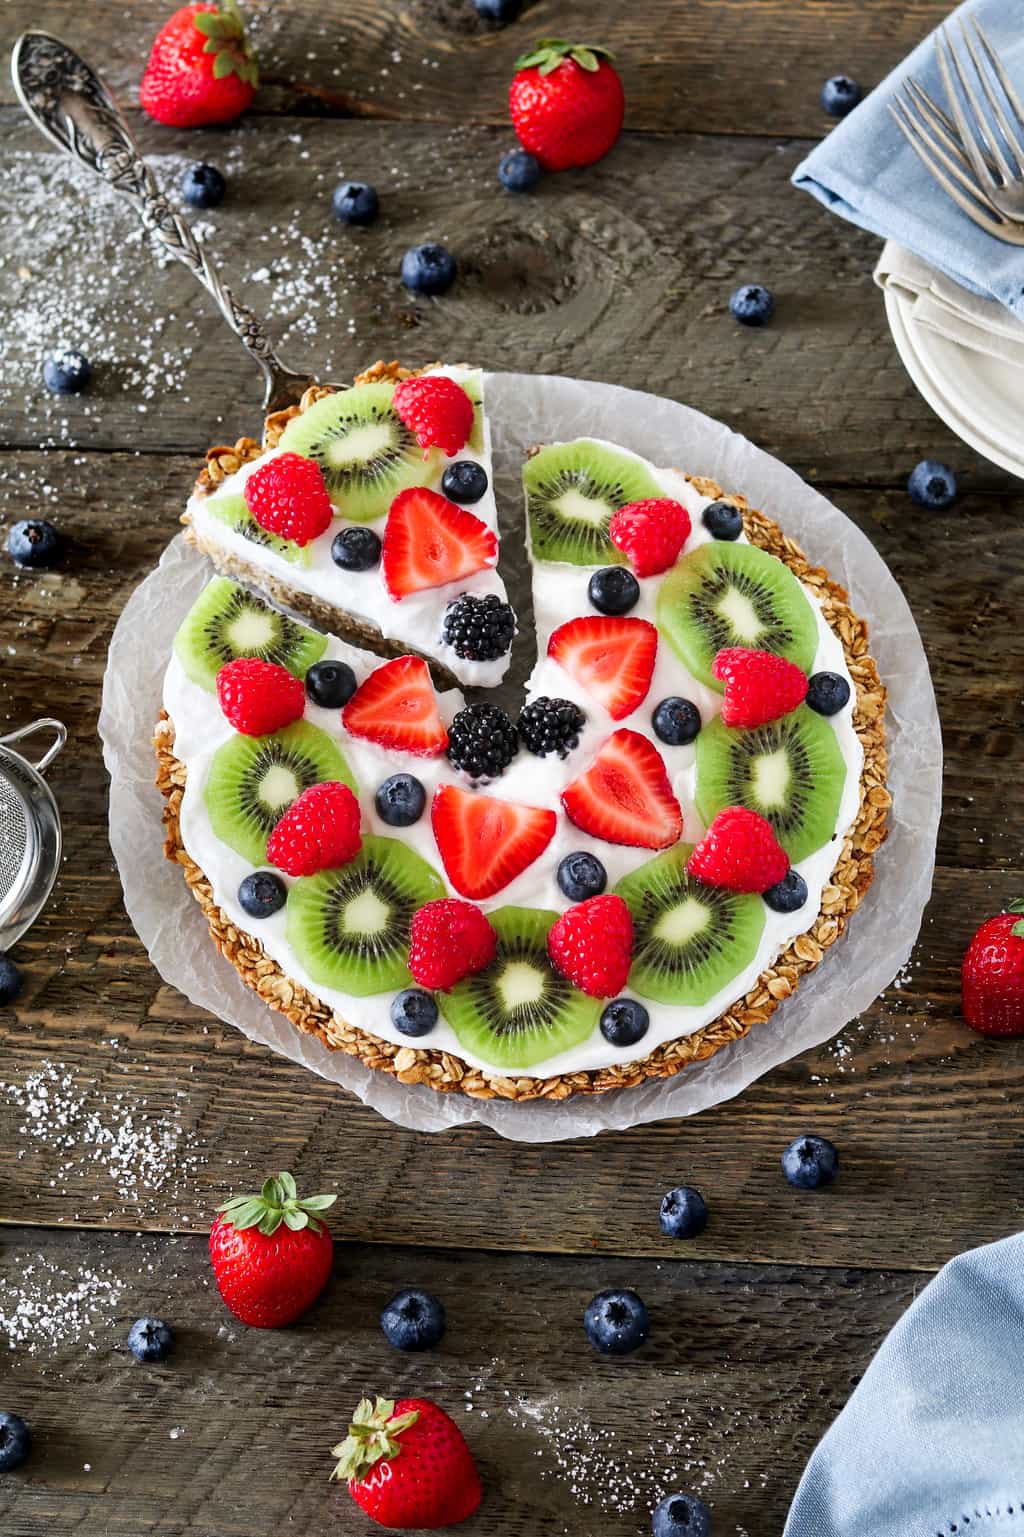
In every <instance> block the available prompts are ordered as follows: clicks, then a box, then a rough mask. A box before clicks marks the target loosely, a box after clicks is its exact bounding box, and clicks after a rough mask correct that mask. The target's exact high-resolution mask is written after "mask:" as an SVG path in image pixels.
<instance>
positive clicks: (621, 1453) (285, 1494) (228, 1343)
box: [0, 1229, 920, 1537]
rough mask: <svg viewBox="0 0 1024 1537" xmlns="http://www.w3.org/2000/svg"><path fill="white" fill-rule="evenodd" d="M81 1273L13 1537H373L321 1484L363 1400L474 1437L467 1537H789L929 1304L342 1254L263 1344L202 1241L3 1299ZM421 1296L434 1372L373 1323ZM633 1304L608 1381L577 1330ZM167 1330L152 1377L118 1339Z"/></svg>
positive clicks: (16, 1390)
mask: <svg viewBox="0 0 1024 1537" xmlns="http://www.w3.org/2000/svg"><path fill="white" fill-rule="evenodd" d="M30 1267H31V1269H30ZM83 1273H86V1274H88V1273H92V1274H93V1275H95V1276H97V1277H99V1278H100V1279H101V1280H102V1281H104V1282H106V1284H107V1286H108V1287H109V1290H108V1291H106V1292H103V1293H100V1294H99V1300H98V1303H97V1305H96V1307H95V1309H94V1310H93V1312H92V1313H91V1315H90V1316H89V1317H88V1318H87V1320H85V1321H84V1323H83V1325H82V1326H81V1327H79V1328H78V1329H77V1330H76V1329H74V1328H69V1327H67V1325H65V1326H64V1327H63V1328H62V1329H61V1330H60V1335H61V1337H60V1338H59V1339H58V1340H57V1341H56V1343H55V1345H54V1347H53V1348H52V1349H47V1348H40V1349H39V1353H38V1354H37V1355H35V1356H29V1355H27V1354H26V1353H25V1351H24V1350H22V1351H21V1352H19V1354H18V1355H16V1356H15V1357H14V1358H13V1359H12V1361H11V1362H10V1363H9V1365H8V1366H7V1367H5V1381H4V1389H3V1396H4V1403H5V1405H9V1406H10V1407H12V1408H16V1409H17V1411H18V1412H20V1413H21V1414H23V1415H24V1417H25V1418H26V1419H27V1420H29V1421H30V1423H31V1425H32V1428H33V1431H34V1434H35V1448H34V1455H33V1457H32V1460H31V1461H30V1462H29V1463H27V1464H26V1465H25V1466H24V1467H23V1469H22V1470H21V1471H20V1472H19V1473H17V1474H14V1475H12V1476H10V1477H7V1478H5V1479H4V1480H3V1481H2V1483H0V1522H2V1523H3V1529H4V1531H5V1532H6V1533H9V1534H10V1537H44V1534H48V1533H50V1532H53V1531H58V1532H62V1533H63V1532H69V1533H70V1532H78V1531H81V1532H82V1533H90V1534H92V1533H96V1534H98V1533H99V1532H101V1531H102V1532H103V1534H104V1537H121V1534H122V1533H123V1534H125V1537H128V1534H131V1537H140V1534H144V1533H151V1532H152V1533H156V1532H159V1533H160V1534H162V1537H186V1534H187V1537H193V1534H195V1537H200V1534H201V1537H207V1534H209V1533H214V1532H215V1533H217V1534H218V1537H220V1534H224V1537H236V1534H237V1537H243V1534H248V1533H251V1532H252V1531H253V1530H254V1529H255V1530H259V1531H273V1530H282V1531H292V1530H294V1531H301V1532H303V1533H305V1534H307V1537H329V1534H336V1533H337V1534H342V1537H345V1534H349V1533H351V1534H352V1537H356V1534H365V1533H366V1531H367V1523H366V1520H365V1517H363V1516H362V1514H361V1513H360V1512H359V1511H358V1510H357V1509H356V1507H355V1506H354V1505H353V1504H352V1503H351V1502H350V1500H349V1499H348V1497H347V1495H346V1494H345V1493H344V1492H343V1491H342V1490H340V1489H338V1488H337V1487H336V1486H334V1487H331V1486H329V1485H328V1483H327V1475H328V1473H329V1472H330V1467H331V1461H330V1456H329V1451H330V1447H331V1446H332V1445H333V1444H334V1441H335V1439H336V1438H337V1437H338V1435H339V1433H340V1430H341V1427H342V1425H343V1424H344V1420H345V1415H346V1414H347V1412H348V1411H349V1410H350V1409H351V1408H352V1407H354V1405H355V1402H356V1400H357V1398H358V1397H359V1396H360V1394H362V1393H364V1392H368V1391H369V1392H373V1391H381V1392H388V1393H394V1394H395V1395H396V1396H397V1395H400V1394H401V1395H405V1394H425V1395H426V1396H429V1397H432V1398H435V1399H436V1400H437V1401H438V1402H440V1403H442V1404H443V1405H444V1406H445V1407H446V1408H448V1409H449V1411H450V1412H452V1413H453V1414H454V1415H455V1417H456V1418H457V1419H458V1421H459V1423H460V1424H461V1425H462V1427H463V1430H464V1432H465V1434H466V1436H467V1438H468V1440H469V1442H470V1445H471V1447H472V1449H473V1452H474V1455H475V1456H476V1458H477V1459H478V1462H479V1466H480V1470H481V1474H482V1477H483V1480H484V1486H485V1491H486V1493H485V1499H484V1503H483V1505H482V1507H481V1510H480V1512H479V1514H478V1515H477V1516H476V1517H474V1518H473V1519H472V1520H471V1521H470V1522H469V1523H467V1525H466V1526H464V1527H462V1528H460V1530H462V1531H464V1532H465V1533H466V1537H490V1534H498V1533H501V1534H502V1537H562V1534H564V1533H565V1532H572V1533H577V1532H580V1533H582V1532H593V1531H596V1530H600V1531H601V1533H602V1534H605V1537H620V1534H621V1537H633V1534H635V1533H637V1532H640V1531H644V1530H647V1521H648V1513H649V1511H650V1510H651V1508H652V1507H653V1506H654V1504H655V1503H656V1502H657V1500H658V1499H659V1498H660V1497H661V1496H662V1495H663V1494H665V1493H667V1492H669V1491H670V1490H680V1489H683V1490H686V1489H689V1490H693V1491H694V1492H697V1493H699V1494H701V1495H702V1496H703V1498H705V1499H706V1500H707V1501H708V1502H709V1503H710V1504H711V1505H712V1506H713V1509H714V1516H715V1530H716V1532H717V1533H719V1534H720V1537H725V1534H736V1537H739V1534H740V1533H745V1534H746V1537H777V1534H778V1533H779V1531H780V1530H781V1528H782V1524H783V1520H784V1516H785V1511H786V1508H787V1505H788V1503H789V1500H790V1499H791V1497H792V1493H793V1490H794V1488H795V1486H796V1483H797V1480H798V1478H799V1474H800V1471H801V1469H802V1466H803V1463H804V1462H805V1460H806V1458H807V1456H808V1455H809V1453H810V1451H811V1450H812V1448H813V1446H814V1443H815V1441H816V1439H817V1438H818V1436H819V1435H820V1434H821V1433H822V1431H823V1430H824V1429H825V1428H826V1426H827V1425H828V1423H829V1422H830V1421H831V1419H832V1418H833V1417H834V1415H835V1413H836V1412H837V1410H838V1409H839V1408H840V1407H841V1405H842V1403H843V1402H844V1400H845V1398H846V1396H847V1395H848V1393H849V1392H850V1390H851V1388H852V1387H853V1385H854V1384H855V1382H856V1381H857V1379H858V1378H859V1376H860V1375H861V1373H862V1372H863V1369H864V1367H865V1366H866V1364H867V1362H868V1360H869V1358H870V1356H871V1354H872V1353H873V1351H874V1350H875V1348H876V1347H877V1345H878V1344H879V1343H880V1341H881V1339H882V1336H883V1334H884V1333H885V1331H886V1329H887V1328H888V1327H889V1326H890V1325H891V1324H892V1323H893V1322H894V1321H895V1319H896V1318H897V1317H898V1315H899V1314H900V1312H902V1310H903V1309H904V1308H905V1307H906V1306H907V1305H908V1304H909V1302H910V1301H911V1300H912V1299H913V1296H914V1294H915V1292H916V1291H917V1290H918V1289H919V1286H920V1278H919V1277H915V1276H913V1275H906V1274H884V1273H870V1274H869V1273H864V1272H858V1271H853V1270H843V1271H821V1270H815V1269H813V1268H810V1267H803V1268H801V1269H799V1270H793V1269H790V1268H782V1267H774V1266H772V1267H767V1266H766V1267H757V1266H735V1267H734V1266H721V1265H709V1264H700V1263H687V1262H680V1263H672V1264H665V1265H662V1264H655V1263H652V1262H650V1261H647V1262H644V1261H635V1260H610V1259H598V1258H596V1257H589V1258H584V1259H578V1260H566V1259H556V1258H550V1257H548V1258H542V1257H539V1256H529V1257H527V1256H515V1255H507V1254H492V1255H487V1256H483V1255H474V1254H466V1253H458V1252H456V1251H451V1252H448V1253H433V1252H424V1251H418V1252H413V1251H410V1250H404V1249H400V1248H399V1249H391V1248H388V1249H368V1248H365V1247H360V1246H342V1247H340V1248H339V1250H338V1253H337V1258H336V1266H335V1276H334V1278H333V1280H332V1282H331V1283H329V1285H328V1289H327V1291H326V1293H325V1295H324V1297H323V1298H322V1300H321V1301H320V1302H319V1303H318V1304H317V1305H316V1306H315V1307H314V1309H313V1310H312V1311H311V1312H310V1313H309V1314H308V1315H307V1317H306V1318H305V1319H304V1320H303V1322H302V1323H301V1324H300V1325H298V1326H297V1327H295V1328H292V1329H289V1330H286V1331H267V1332H261V1331H258V1330H247V1329H245V1328H243V1327H242V1326H241V1325H239V1324H238V1323H237V1322H236V1321H235V1320H234V1319H233V1318H232V1317H231V1316H230V1315H229V1314H228V1313H227V1312H226V1310H225V1309H224V1307H223V1305H222V1304H221V1302H220V1299H219V1297H218V1296H217V1294H216V1292H215V1290H214V1288H213V1286H212V1284H211V1282H210V1278H209V1271H208V1262H207V1258H206V1254H205V1244H204V1243H203V1242H202V1241H201V1240H199V1239H180V1240H175V1241H166V1240H165V1241H163V1242H154V1241H153V1240H151V1239H140V1240H131V1239H128V1238H122V1239H118V1238H116V1237H110V1236H107V1237H100V1236H99V1235H83V1234H78V1235H58V1234H39V1233H36V1232H32V1231H29V1230H24V1229H22V1230H19V1229H12V1230H10V1231H8V1232H7V1233H6V1234H5V1242H4V1246H3V1250H2V1252H0V1288H2V1290H0V1295H2V1296H3V1297H4V1298H5V1299H13V1300H19V1299H20V1298H21V1297H23V1296H38V1295H40V1294H42V1295H44V1296H51V1297H52V1296H53V1295H54V1294H56V1293H58V1292H59V1290H60V1287H61V1285H62V1282H61V1279H60V1278H61V1275H62V1274H63V1275H65V1276H66V1275H69V1274H70V1275H75V1276H79V1275H82V1274H83ZM408 1284H416V1285H421V1286H425V1287H427V1288H428V1289H430V1290H432V1291H434V1292H435V1293H436V1294H437V1295H439V1296H440V1297H441V1298H442V1299H443V1300H444V1302H445V1304H446V1307H447V1310H448V1319H449V1324H448V1331H447V1334H446V1336H445V1339H444V1340H443V1341H442V1344H441V1346H440V1348H439V1349H438V1350H437V1351H433V1352H430V1353H428V1354H426V1355H422V1356H402V1355H400V1354H399V1353H398V1352H396V1351H394V1350H392V1349H391V1348H390V1347H389V1346H388V1344H387V1343H386V1341H385V1340H384V1338H383V1336H382V1334H381V1333H380V1330H379V1327H378V1324H377V1318H378V1314H379V1311H380V1309H381V1307H382V1306H383V1305H384V1303H385V1302H386V1301H387V1299H388V1298H389V1297H390V1296H391V1295H392V1294H393V1293H394V1292H395V1291H396V1290H398V1289H399V1288H400V1287H402V1286H404V1285H408ZM622 1285H628V1286H633V1287H635V1288H637V1289H638V1290H639V1291H640V1292H641V1294H642V1295H643V1297H644V1299H645V1301H646V1302H647V1305H648V1308H649V1310H650V1313H651V1320H652V1326H651V1337H650V1340H649V1342H648V1344H647V1345H646V1346H645V1347H644V1348H643V1350H642V1351H640V1352H638V1353H637V1354H636V1355H635V1356H632V1357H629V1358H625V1359H620V1360H606V1359H602V1358H601V1357H599V1356H597V1355H596V1354H595V1353H594V1352H593V1351H592V1350H591V1348H590V1346H589V1345H588V1344H587V1342H586V1339H585V1337H584V1334H583V1330H582V1327H581V1317H582V1312H583V1309H584V1307H585V1306H586V1303H587V1302H588V1300H589V1299H590V1297H591V1296H592V1295H593V1294H594V1292H595V1291H597V1290H599V1289H601V1288H602V1287H605V1286H622ZM9 1305H10V1301H9V1300H8V1301H5V1302H3V1303H0V1307H7V1306H9ZM154 1309H155V1310H156V1311H157V1312H158V1313H160V1314H161V1316H164V1317H166V1318H167V1319H168V1321H169V1322H171V1323H172V1325H173V1326H174V1328H175V1329H176V1330H177V1331H178V1344H177V1349H176V1351H175V1353H174V1355H173V1356H172V1357H171V1358H170V1359H169V1360H168V1362H167V1363H166V1364H165V1365H162V1366H149V1367H144V1366H139V1365H138V1364H137V1363H136V1362H134V1361H133V1360H132V1358H131V1357H130V1355H129V1354H128V1353H127V1351H126V1350H125V1348H124V1344H123V1341H124V1336H125V1334H126V1332H127V1329H128V1327H129V1325H130V1323H131V1321H132V1319H133V1318H135V1317H136V1316H138V1315H139V1314H140V1313H142V1312H149V1311H151V1310H154ZM82 1311H83V1312H84V1311H85V1309H84V1308H83V1309H82ZM76 1336H77V1337H76ZM37 1348H38V1346H37ZM256 1512H258V1517H257V1516H256V1515H255V1513H256ZM254 1521H255V1522H256V1525H255V1526H254Z"/></svg>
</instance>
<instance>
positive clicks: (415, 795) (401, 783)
mask: <svg viewBox="0 0 1024 1537" xmlns="http://www.w3.org/2000/svg"><path fill="white" fill-rule="evenodd" d="M373 800H374V805H375V806H376V807H377V815H378V816H379V817H380V819H381V821H382V822H386V823H387V824H388V826H389V827H411V826H412V824H413V823H414V822H418V821H419V819H420V817H421V816H422V815H423V808H424V806H425V805H426V804H427V792H426V790H424V788H423V786H422V785H421V784H420V782H419V780H418V779H417V778H416V777H415V775H413V774H392V776H391V778H390V779H385V781H384V783H383V784H382V785H381V786H380V787H379V789H378V791H377V794H376V795H375V796H374V798H373Z"/></svg>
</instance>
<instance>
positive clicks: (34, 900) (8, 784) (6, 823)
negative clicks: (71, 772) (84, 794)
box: [0, 720, 68, 955]
mask: <svg viewBox="0 0 1024 1537" xmlns="http://www.w3.org/2000/svg"><path fill="white" fill-rule="evenodd" d="M37 731H49V732H52V733H53V735H54V737H55V740H54V741H53V742H52V743H51V744H50V746H49V747H48V748H47V749H46V752H45V753H44V754H43V756H42V757H41V758H40V759H39V761H38V762H37V763H30V762H29V760H28V759H27V758H23V757H21V755H20V754H19V753H16V752H14V751H13V749H12V747H11V745H10V744H11V743H12V742H21V741H23V740H24V738H25V737H29V736H33V735H34V734H35V733H36V732H37ZM67 735H68V734H67V731H66V730H65V729H64V727H63V726H62V725H61V723H60V721H59V720H37V721H33V723H32V724H31V725H30V726H22V727H21V728H20V730H18V731H12V732H11V733H10V735H9V736H0V955H2V954H3V952H4V951H5V950H9V949H10V948H11V946H12V945H13V944H15V943H16V942H17V940H19V939H20V938H21V936H22V934H24V932H25V930H26V929H27V928H28V927H29V925H30V924H31V923H33V922H34V921H35V919H36V918H37V917H38V915H39V913H40V911H41V909H42V907H43V905H44V903H45V902H46V899H47V897H48V896H49V895H50V892H51V891H52V890H53V883H54V881H55V880H56V879H57V870H58V868H59V867H60V851H61V831H60V813H59V812H58V810H57V802H56V801H55V800H54V798H53V793H52V791H51V790H50V787H49V785H48V784H47V783H46V781H45V779H44V778H43V774H44V773H45V771H46V769H47V768H48V767H49V766H50V764H51V763H52V762H53V760H54V758H55V757H56V756H57V754H58V753H59V752H60V750H61V748H62V747H63V746H64V743H65V742H66V741H67Z"/></svg>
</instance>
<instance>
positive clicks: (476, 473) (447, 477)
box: [441, 459, 488, 507]
mask: <svg viewBox="0 0 1024 1537" xmlns="http://www.w3.org/2000/svg"><path fill="white" fill-rule="evenodd" d="M487 485H488V481H487V471H486V470H485V469H484V467H483V465H482V464H477V462H476V460H475V459H458V460H456V462H455V463H454V464H450V465H449V466H448V468H447V469H446V470H445V472H444V474H443V475H442V477H441V490H442V491H443V492H444V494H445V496H446V497H447V498H448V500H449V501H450V502H458V503H459V506H460V507H469V506H471V505H472V503H473V502H478V501H479V500H480V498H481V497H482V496H483V494H484V492H485V491H486V490H487Z"/></svg>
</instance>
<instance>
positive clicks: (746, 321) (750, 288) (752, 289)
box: [729, 283, 775, 326]
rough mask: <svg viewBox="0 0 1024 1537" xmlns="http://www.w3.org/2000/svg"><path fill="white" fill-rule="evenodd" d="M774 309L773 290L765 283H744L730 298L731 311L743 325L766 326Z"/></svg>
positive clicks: (734, 317)
mask: <svg viewBox="0 0 1024 1537" xmlns="http://www.w3.org/2000/svg"><path fill="white" fill-rule="evenodd" d="M774 309H775V300H774V299H773V298H772V294H771V290H770V289H769V288H765V286H764V284H763V283H744V284H743V285H742V286H741V287H739V288H737V289H736V291H735V293H734V294H733V296H732V298H731V299H730V300H729V312H730V314H731V315H732V318H733V319H734V320H738V321H739V323H740V325H741V326H766V325H767V324H768V322H769V320H771V318H772V313H773V311H774Z"/></svg>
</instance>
